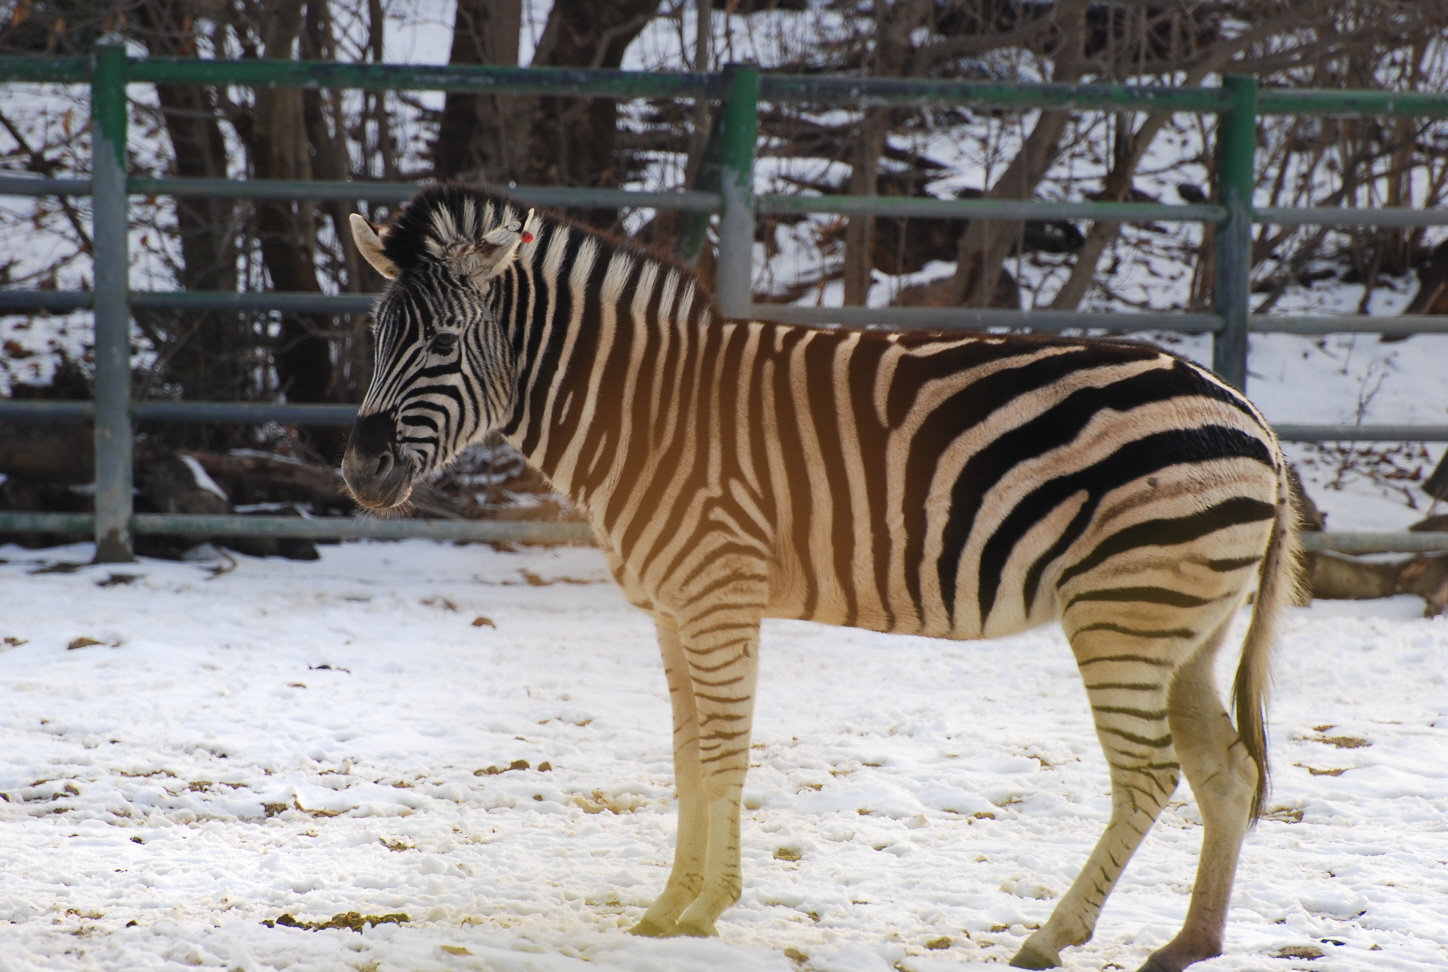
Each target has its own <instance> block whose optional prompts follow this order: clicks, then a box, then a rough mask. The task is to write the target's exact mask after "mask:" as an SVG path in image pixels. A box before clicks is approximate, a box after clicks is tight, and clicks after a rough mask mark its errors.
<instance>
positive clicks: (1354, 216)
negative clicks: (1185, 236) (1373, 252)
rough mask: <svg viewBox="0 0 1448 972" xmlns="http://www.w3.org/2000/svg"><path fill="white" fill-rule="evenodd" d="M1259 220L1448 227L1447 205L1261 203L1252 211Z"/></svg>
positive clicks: (1290, 223)
mask: <svg viewBox="0 0 1448 972" xmlns="http://www.w3.org/2000/svg"><path fill="white" fill-rule="evenodd" d="M1252 220H1253V222H1257V223H1271V224H1273V225H1276V226H1448V208H1444V207H1441V206H1440V207H1437V208H1434V209H1408V208H1406V207H1402V206H1395V207H1388V208H1384V209H1334V208H1332V207H1299V206H1262V207H1261V208H1259V209H1255V210H1253V212H1252Z"/></svg>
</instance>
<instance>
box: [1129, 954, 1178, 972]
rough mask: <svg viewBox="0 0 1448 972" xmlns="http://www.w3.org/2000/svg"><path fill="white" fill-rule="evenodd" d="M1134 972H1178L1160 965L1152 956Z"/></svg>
mask: <svg viewBox="0 0 1448 972" xmlns="http://www.w3.org/2000/svg"><path fill="white" fill-rule="evenodd" d="M1136 972H1180V970H1178V969H1175V968H1170V967H1168V966H1165V965H1162V964H1161V963H1160V962H1158V961H1157V960H1156V956H1155V955H1153V956H1151V957H1149V958H1148V959H1147V960H1146V961H1145V962H1143V963H1141V968H1139V969H1137V970H1136Z"/></svg>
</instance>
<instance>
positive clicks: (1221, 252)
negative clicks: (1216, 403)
mask: <svg viewBox="0 0 1448 972" xmlns="http://www.w3.org/2000/svg"><path fill="white" fill-rule="evenodd" d="M1222 87H1224V88H1226V89H1227V92H1228V94H1229V95H1230V96H1231V100H1232V107H1231V108H1230V109H1229V110H1228V111H1225V112H1223V113H1222V114H1220V115H1219V116H1218V117H1217V200H1218V201H1219V202H1220V203H1221V204H1222V205H1223V206H1225V207H1226V209H1227V221H1226V222H1225V223H1222V224H1221V225H1219V226H1218V227H1217V274H1216V308H1217V313H1219V314H1221V315H1222V325H1223V326H1222V330H1221V331H1219V332H1218V333H1217V336H1216V340H1215V341H1214V342H1213V344H1212V367H1213V369H1214V370H1215V371H1216V372H1217V374H1219V375H1221V376H1222V377H1223V378H1225V379H1226V380H1227V381H1229V382H1231V383H1232V384H1233V385H1235V386H1236V387H1237V388H1240V389H1242V390H1243V391H1245V390H1246V388H1247V313H1248V311H1249V310H1250V307H1249V304H1248V300H1249V296H1250V294H1249V291H1250V288H1251V277H1252V190H1253V189H1254V188H1255V187H1256V175H1255V169H1254V159H1255V153H1256V150H1257V79H1256V78H1253V77H1244V76H1241V75H1226V76H1224V77H1223V78H1222Z"/></svg>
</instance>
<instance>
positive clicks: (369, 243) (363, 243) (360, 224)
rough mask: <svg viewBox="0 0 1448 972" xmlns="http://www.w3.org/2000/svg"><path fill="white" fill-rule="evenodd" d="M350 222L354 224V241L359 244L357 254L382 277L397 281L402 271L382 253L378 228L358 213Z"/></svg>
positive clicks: (353, 215)
mask: <svg viewBox="0 0 1448 972" xmlns="http://www.w3.org/2000/svg"><path fill="white" fill-rule="evenodd" d="M348 222H350V223H351V224H352V239H353V241H354V242H355V243H356V244H357V252H359V253H361V254H362V256H363V258H365V259H366V260H367V262H368V263H370V264H372V267H373V269H375V270H376V271H377V272H378V273H380V274H382V276H384V277H386V278H387V279H388V280H396V279H397V275H398V274H399V273H401V272H402V271H401V270H399V269H398V268H397V264H395V263H393V262H392V261H391V260H389V259H388V258H387V254H385V253H383V252H382V237H380V236H378V235H377V227H375V226H373V225H372V224H371V223H369V222H367V220H365V219H363V218H362V217H361V216H360V215H358V214H357V213H353V214H352V217H351V219H350V220H348Z"/></svg>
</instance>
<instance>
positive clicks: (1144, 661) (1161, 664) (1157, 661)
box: [1076, 655, 1175, 668]
mask: <svg viewBox="0 0 1448 972" xmlns="http://www.w3.org/2000/svg"><path fill="white" fill-rule="evenodd" d="M1102 662H1135V663H1137V664H1141V665H1154V666H1156V667H1157V668H1174V667H1175V666H1174V665H1173V664H1172V663H1171V662H1170V661H1167V660H1166V659H1163V658H1152V657H1151V656H1150V655H1102V656H1101V657H1099V658H1088V659H1086V660H1085V661H1078V662H1077V663H1076V667H1077V668H1085V667H1086V666H1087V665H1099V664H1101V663H1102Z"/></svg>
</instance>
